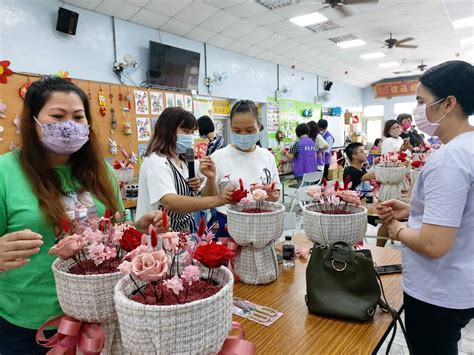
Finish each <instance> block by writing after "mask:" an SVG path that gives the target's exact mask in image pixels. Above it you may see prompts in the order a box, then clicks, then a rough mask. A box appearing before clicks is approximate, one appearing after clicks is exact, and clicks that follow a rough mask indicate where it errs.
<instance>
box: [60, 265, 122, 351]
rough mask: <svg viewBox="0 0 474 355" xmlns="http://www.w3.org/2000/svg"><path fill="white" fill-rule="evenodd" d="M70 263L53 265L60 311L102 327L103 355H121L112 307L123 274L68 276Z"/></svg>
mask: <svg viewBox="0 0 474 355" xmlns="http://www.w3.org/2000/svg"><path fill="white" fill-rule="evenodd" d="M72 264H74V261H73V260H60V259H56V260H55V261H54V263H53V265H52V270H53V274H54V279H55V282H56V292H57V295H58V300H59V304H60V305H61V309H62V310H63V312H64V313H65V314H66V315H68V316H71V317H74V318H76V319H78V320H82V321H86V322H93V323H99V324H101V326H102V328H103V329H104V331H105V332H106V334H107V336H106V341H105V345H104V349H103V352H102V353H103V354H120V353H122V352H121V349H122V346H121V339H120V332H119V329H118V323H117V314H116V312H115V304H114V297H113V296H114V287H115V285H116V284H117V282H118V281H119V280H120V278H121V277H122V275H121V274H120V272H113V273H109V274H94V275H76V274H71V273H69V272H68V271H69V268H70V267H71V266H72Z"/></svg>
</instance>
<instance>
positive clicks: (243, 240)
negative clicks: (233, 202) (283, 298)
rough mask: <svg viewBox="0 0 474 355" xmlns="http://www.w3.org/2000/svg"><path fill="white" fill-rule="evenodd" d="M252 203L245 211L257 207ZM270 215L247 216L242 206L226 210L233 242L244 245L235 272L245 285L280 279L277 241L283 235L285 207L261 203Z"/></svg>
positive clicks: (271, 203)
mask: <svg viewBox="0 0 474 355" xmlns="http://www.w3.org/2000/svg"><path fill="white" fill-rule="evenodd" d="M256 206H257V203H256V202H251V203H250V204H249V205H248V206H246V207H245V208H255V207H256ZM260 207H261V208H262V209H265V210H271V211H272V212H267V213H246V212H243V211H242V209H243V207H242V206H240V205H237V206H231V207H229V209H228V210H227V229H228V231H229V234H230V236H231V237H232V238H233V239H234V241H235V242H236V243H237V244H238V245H240V246H242V250H241V251H240V254H239V255H238V256H237V257H236V259H235V262H234V269H235V273H236V274H237V275H238V276H239V278H240V280H241V281H242V282H245V283H248V284H253V285H257V284H267V283H269V282H272V281H275V280H276V278H277V277H278V263H277V257H276V253H275V248H274V243H275V240H276V239H278V238H280V237H281V235H282V234H283V225H284V219H285V207H284V206H283V205H282V204H279V203H274V202H264V203H261V205H260Z"/></svg>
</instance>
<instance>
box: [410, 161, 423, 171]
mask: <svg viewBox="0 0 474 355" xmlns="http://www.w3.org/2000/svg"><path fill="white" fill-rule="evenodd" d="M422 164H423V162H422V161H421V160H415V161H413V162H412V163H411V167H412V168H414V169H418V168H419V167H420V166H421V165H422Z"/></svg>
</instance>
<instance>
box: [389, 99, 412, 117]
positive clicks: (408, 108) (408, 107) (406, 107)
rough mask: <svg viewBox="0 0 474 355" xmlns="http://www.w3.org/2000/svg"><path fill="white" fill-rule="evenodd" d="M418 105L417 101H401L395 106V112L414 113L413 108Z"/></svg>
mask: <svg viewBox="0 0 474 355" xmlns="http://www.w3.org/2000/svg"><path fill="white" fill-rule="evenodd" d="M415 107H416V101H414V100H413V101H409V102H399V103H396V104H395V105H394V106H393V113H395V116H398V115H399V114H401V113H408V114H410V115H413V109H414V108H415Z"/></svg>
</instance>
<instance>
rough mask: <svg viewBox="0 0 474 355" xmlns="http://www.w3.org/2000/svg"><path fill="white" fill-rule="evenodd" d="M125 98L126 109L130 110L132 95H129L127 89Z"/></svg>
mask: <svg viewBox="0 0 474 355" xmlns="http://www.w3.org/2000/svg"><path fill="white" fill-rule="evenodd" d="M125 100H127V104H128V109H129V110H131V109H132V95H130V93H129V92H128V91H127V95H125Z"/></svg>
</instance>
